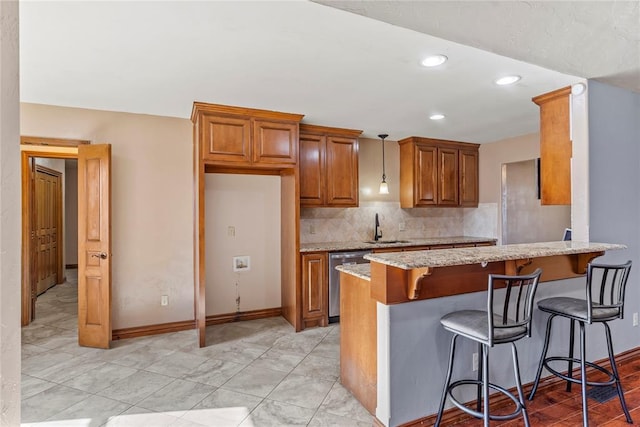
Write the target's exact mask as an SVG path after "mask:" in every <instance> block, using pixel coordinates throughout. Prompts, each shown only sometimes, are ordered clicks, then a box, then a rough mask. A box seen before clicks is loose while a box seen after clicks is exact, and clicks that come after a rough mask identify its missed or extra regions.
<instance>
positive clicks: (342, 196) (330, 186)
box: [300, 124, 362, 207]
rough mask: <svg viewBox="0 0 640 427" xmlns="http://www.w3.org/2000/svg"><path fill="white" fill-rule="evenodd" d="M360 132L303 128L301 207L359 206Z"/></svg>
mask: <svg viewBox="0 0 640 427" xmlns="http://www.w3.org/2000/svg"><path fill="white" fill-rule="evenodd" d="M361 133H362V131H360V130H353V129H340V128H331V127H326V126H316V125H308V124H301V125H300V205H301V206H302V207H321V206H341V207H357V206H358V148H359V145H358V136H359V135H360V134H361Z"/></svg>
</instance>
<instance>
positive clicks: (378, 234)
mask: <svg viewBox="0 0 640 427" xmlns="http://www.w3.org/2000/svg"><path fill="white" fill-rule="evenodd" d="M381 237H382V229H381V228H380V221H378V214H376V228H375V231H374V234H373V240H375V241H376V242H377V241H378V239H380V238H381Z"/></svg>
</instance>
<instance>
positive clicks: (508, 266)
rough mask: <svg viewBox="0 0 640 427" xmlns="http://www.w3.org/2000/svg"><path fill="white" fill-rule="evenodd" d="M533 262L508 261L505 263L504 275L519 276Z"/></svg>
mask: <svg viewBox="0 0 640 427" xmlns="http://www.w3.org/2000/svg"><path fill="white" fill-rule="evenodd" d="M532 262H533V260H532V259H531V258H525V259H516V260H508V261H505V262H504V274H506V275H508V276H517V275H519V274H520V272H521V271H522V269H523V268H524V267H526V266H527V265H529V264H531V263H532Z"/></svg>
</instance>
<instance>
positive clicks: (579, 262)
mask: <svg viewBox="0 0 640 427" xmlns="http://www.w3.org/2000/svg"><path fill="white" fill-rule="evenodd" d="M602 255H604V251H602V252H589V253H586V254H578V255H577V256H576V257H575V258H574V259H575V264H574V267H573V269H574V272H575V273H576V274H586V273H587V265H588V264H589V263H590V262H591V261H593V260H594V259H596V258H598V257H599V256H602Z"/></svg>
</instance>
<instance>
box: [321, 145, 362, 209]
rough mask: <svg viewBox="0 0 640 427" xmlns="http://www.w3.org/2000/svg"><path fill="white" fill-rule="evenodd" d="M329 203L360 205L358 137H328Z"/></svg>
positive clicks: (334, 204) (329, 204) (335, 204)
mask: <svg viewBox="0 0 640 427" xmlns="http://www.w3.org/2000/svg"><path fill="white" fill-rule="evenodd" d="M327 205H328V206H358V139H357V138H344V137H337V136H328V137H327Z"/></svg>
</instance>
